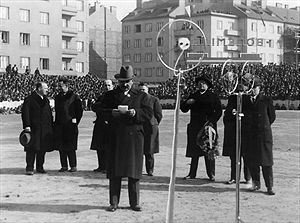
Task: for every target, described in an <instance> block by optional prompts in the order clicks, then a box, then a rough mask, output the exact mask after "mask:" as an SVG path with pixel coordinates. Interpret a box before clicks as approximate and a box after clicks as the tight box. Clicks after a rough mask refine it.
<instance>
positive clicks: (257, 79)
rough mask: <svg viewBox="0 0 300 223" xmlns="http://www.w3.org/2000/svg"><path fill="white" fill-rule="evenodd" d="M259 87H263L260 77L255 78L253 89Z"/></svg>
mask: <svg viewBox="0 0 300 223" xmlns="http://www.w3.org/2000/svg"><path fill="white" fill-rule="evenodd" d="M257 86H261V82H260V79H259V78H258V77H255V78H254V84H253V87H257Z"/></svg>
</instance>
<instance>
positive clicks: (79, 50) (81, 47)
mask: <svg viewBox="0 0 300 223" xmlns="http://www.w3.org/2000/svg"><path fill="white" fill-rule="evenodd" d="M76 45H77V52H83V51H84V48H83V42H82V41H77V42H76Z"/></svg>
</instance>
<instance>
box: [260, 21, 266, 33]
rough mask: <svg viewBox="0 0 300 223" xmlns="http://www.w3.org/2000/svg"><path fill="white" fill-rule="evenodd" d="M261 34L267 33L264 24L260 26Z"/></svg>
mask: <svg viewBox="0 0 300 223" xmlns="http://www.w3.org/2000/svg"><path fill="white" fill-rule="evenodd" d="M260 32H262V33H265V32H266V26H265V25H264V24H262V23H261V24H260Z"/></svg>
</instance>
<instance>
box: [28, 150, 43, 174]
mask: <svg viewBox="0 0 300 223" xmlns="http://www.w3.org/2000/svg"><path fill="white" fill-rule="evenodd" d="M45 154H46V152H42V151H39V152H26V164H27V165H26V171H33V169H34V161H35V159H36V169H37V170H43V169H44V167H43V165H44V162H45Z"/></svg>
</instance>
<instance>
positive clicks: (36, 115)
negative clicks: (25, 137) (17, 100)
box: [21, 91, 54, 152]
mask: <svg viewBox="0 0 300 223" xmlns="http://www.w3.org/2000/svg"><path fill="white" fill-rule="evenodd" d="M21 117H22V122H23V128H25V127H30V128H31V132H32V134H33V138H32V140H33V143H32V144H31V146H30V147H24V150H25V151H26V152H27V151H28V152H29V151H45V152H51V151H53V150H54V137H53V116H52V111H51V107H50V103H49V100H48V98H47V97H46V96H44V97H43V99H42V98H41V97H40V96H39V95H38V94H37V93H36V92H35V91H34V92H33V93H32V94H31V95H30V96H28V97H27V98H25V100H24V103H23V106H22V114H21Z"/></svg>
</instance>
